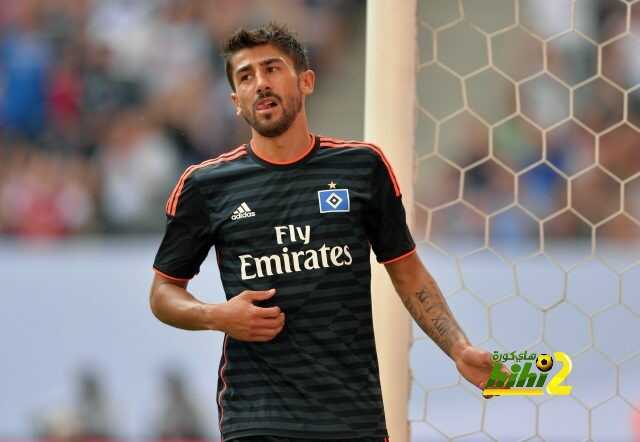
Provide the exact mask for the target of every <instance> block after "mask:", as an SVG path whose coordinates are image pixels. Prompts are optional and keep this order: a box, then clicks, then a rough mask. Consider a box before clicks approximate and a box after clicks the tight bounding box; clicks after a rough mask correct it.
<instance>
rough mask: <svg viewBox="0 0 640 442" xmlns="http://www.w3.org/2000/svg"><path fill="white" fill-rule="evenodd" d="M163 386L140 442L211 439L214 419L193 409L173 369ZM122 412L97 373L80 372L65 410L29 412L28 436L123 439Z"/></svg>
mask: <svg viewBox="0 0 640 442" xmlns="http://www.w3.org/2000/svg"><path fill="white" fill-rule="evenodd" d="M163 384H164V385H163V391H162V394H161V395H160V398H159V401H158V407H156V410H155V412H156V415H155V416H149V423H148V427H149V429H148V430H147V434H146V435H145V437H144V438H142V439H144V440H156V441H174V442H178V441H200V440H202V441H204V440H212V439H211V428H212V427H213V424H212V422H213V421H214V419H213V417H208V415H209V414H210V413H211V412H210V411H209V410H203V409H202V408H201V407H200V406H199V404H198V401H197V400H196V397H195V395H194V394H193V392H192V391H190V389H189V387H188V380H187V379H186V376H185V374H184V373H183V372H182V371H180V370H178V369H175V368H172V369H168V370H166V371H165V373H164V377H163ZM125 411H126V410H116V409H115V408H114V403H113V402H112V398H110V396H109V393H108V391H107V388H106V386H105V379H103V378H102V377H101V375H100V372H98V371H97V370H95V369H93V368H86V369H84V370H83V371H82V372H80V373H78V376H77V378H76V385H75V392H74V399H73V402H72V403H71V404H70V406H68V407H64V406H60V405H57V406H55V407H52V408H49V409H44V410H36V411H35V412H34V414H33V433H34V434H33V435H34V436H35V437H36V438H37V439H40V440H50V441H60V442H62V441H75V442H80V441H101V440H102V441H107V440H111V441H113V440H123V435H122V431H121V428H120V422H119V417H120V418H121V417H122V413H123V412H125ZM205 412H206V414H205Z"/></svg>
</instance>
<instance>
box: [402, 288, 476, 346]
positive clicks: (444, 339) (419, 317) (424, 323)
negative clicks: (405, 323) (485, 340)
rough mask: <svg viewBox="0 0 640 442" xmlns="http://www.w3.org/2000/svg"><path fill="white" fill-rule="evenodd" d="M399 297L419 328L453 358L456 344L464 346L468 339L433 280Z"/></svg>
mask: <svg viewBox="0 0 640 442" xmlns="http://www.w3.org/2000/svg"><path fill="white" fill-rule="evenodd" d="M399 295H400V299H402V302H403V303H404V305H405V306H406V307H407V310H409V313H410V314H411V316H413V319H415V321H416V322H417V323H418V325H419V326H420V328H421V329H422V330H424V332H425V333H426V334H427V335H428V336H429V337H430V338H431V339H432V340H433V341H434V342H435V343H436V344H437V345H438V346H439V347H440V348H441V349H442V350H443V351H444V352H445V353H446V354H448V355H449V356H450V357H452V358H455V354H454V352H455V346H456V344H458V345H459V344H466V343H468V339H467V337H466V336H465V334H464V332H463V331H462V329H461V328H460V326H459V325H458V322H457V321H456V320H455V318H454V317H453V314H452V313H451V310H450V309H449V306H448V305H447V302H446V301H445V299H444V297H443V296H442V293H441V292H440V289H439V288H438V286H437V284H436V283H435V281H434V280H433V278H430V277H429V278H427V280H426V281H423V285H422V286H421V287H420V288H419V289H418V290H415V291H409V290H407V291H406V292H399Z"/></svg>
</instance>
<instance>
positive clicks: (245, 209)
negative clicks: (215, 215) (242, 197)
mask: <svg viewBox="0 0 640 442" xmlns="http://www.w3.org/2000/svg"><path fill="white" fill-rule="evenodd" d="M252 216H256V212H254V211H252V210H251V209H250V208H249V206H248V205H247V203H242V204H240V205H239V206H238V208H237V209H236V210H234V211H233V215H231V219H232V220H234V221H235V220H237V219H242V218H251V217H252Z"/></svg>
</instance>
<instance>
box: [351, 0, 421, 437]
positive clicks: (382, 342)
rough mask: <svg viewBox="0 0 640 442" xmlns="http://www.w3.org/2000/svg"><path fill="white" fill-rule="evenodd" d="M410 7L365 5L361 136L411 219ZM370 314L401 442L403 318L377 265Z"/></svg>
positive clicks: (409, 1) (406, 385) (407, 337)
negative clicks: (388, 173) (374, 148)
mask: <svg viewBox="0 0 640 442" xmlns="http://www.w3.org/2000/svg"><path fill="white" fill-rule="evenodd" d="M415 28H416V3H415V1H414V0H406V1H405V0H403V1H397V0H375V1H369V2H367V46H366V79H365V123H364V138H365V140H367V141H370V142H373V143H376V144H378V145H380V146H382V148H383V149H384V152H385V155H386V156H387V158H388V159H389V161H391V164H392V166H393V168H394V170H395V172H396V176H397V178H398V180H399V184H400V188H401V191H402V198H403V200H404V202H405V207H406V210H407V219H408V221H409V223H411V220H412V218H413V210H412V206H413V169H414V168H413V152H414V148H413V143H414V135H413V134H414V113H415V112H414V109H415V105H414V100H415V72H416V68H415V46H416V31H415ZM372 291H373V313H374V325H375V334H376V345H377V349H378V356H379V361H380V376H381V379H382V391H383V397H384V405H385V414H386V418H387V426H388V428H389V434H390V438H391V440H393V441H394V442H407V441H408V440H409V424H408V420H407V416H408V414H407V409H408V399H409V389H410V382H411V378H410V375H409V349H410V345H411V324H410V321H409V319H410V318H409V315H408V313H407V311H406V310H405V308H404V306H403V305H402V302H401V301H400V299H399V297H398V296H397V295H396V293H395V291H394V289H393V286H392V285H391V282H390V280H389V278H388V276H387V274H386V271H385V269H384V268H383V266H381V265H373V268H372Z"/></svg>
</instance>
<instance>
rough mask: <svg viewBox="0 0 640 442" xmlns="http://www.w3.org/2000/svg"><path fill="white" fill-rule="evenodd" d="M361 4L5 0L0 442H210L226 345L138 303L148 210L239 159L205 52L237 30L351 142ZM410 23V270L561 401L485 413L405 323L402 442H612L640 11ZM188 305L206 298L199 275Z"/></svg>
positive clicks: (588, 0) (535, 4) (632, 312)
mask: <svg viewBox="0 0 640 442" xmlns="http://www.w3.org/2000/svg"><path fill="white" fill-rule="evenodd" d="M366 6H367V2H366V1H364V0H289V1H286V0H278V1H270V2H260V1H257V0H233V1H231V0H215V1H214V0H212V1H204V0H162V1H142V0H101V1H97V0H93V1H92V0H1V1H0V275H2V282H3V288H2V289H1V290H0V300H1V301H2V303H1V304H0V305H1V306H2V307H0V348H2V350H3V352H2V357H1V358H0V438H2V439H8V438H14V439H31V438H34V439H35V438H51V437H68V438H94V439H100V438H115V439H137V440H139V439H152V438H154V439H156V438H161V439H207V440H219V435H218V432H217V412H216V405H215V389H216V383H217V370H218V361H219V357H220V348H221V341H222V339H221V336H220V335H219V334H213V333H207V334H205V333H193V332H182V331H178V330H175V329H170V328H169V327H166V326H164V325H162V324H160V323H159V322H157V321H156V320H155V319H154V318H153V317H152V315H151V313H150V311H149V308H148V301H147V296H148V295H147V293H148V287H149V283H150V280H151V277H152V272H151V264H152V261H153V257H154V254H155V251H156V248H157V246H158V244H159V240H160V235H161V233H162V229H163V226H164V222H165V220H164V214H163V208H164V203H165V201H166V198H167V196H168V194H169V191H170V189H171V188H172V186H173V185H174V184H175V182H176V180H177V178H178V176H179V175H180V173H181V172H182V171H183V170H184V168H185V167H186V166H188V165H190V164H193V163H197V162H200V161H203V160H205V159H208V158H212V157H215V156H217V155H219V154H220V153H222V152H225V151H228V150H231V149H232V148H234V147H236V146H237V145H239V144H241V143H244V142H246V141H247V140H248V137H249V131H248V130H247V128H246V125H245V123H244V121H243V120H239V119H238V118H237V117H236V116H235V115H234V113H233V108H232V106H231V105H230V101H229V97H228V95H229V92H230V89H229V86H228V84H227V80H226V76H225V74H224V64H223V62H222V59H221V57H220V56H219V53H220V50H221V45H222V44H223V42H224V40H225V38H226V37H227V36H228V35H230V34H231V33H232V32H233V31H234V30H235V29H236V28H238V27H239V26H248V27H251V26H253V25H257V24H261V23H264V22H266V21H269V20H272V19H275V20H277V21H279V22H282V23H287V24H289V25H290V27H291V28H292V29H294V30H297V31H298V33H299V35H300V37H301V39H302V40H303V42H304V43H305V44H306V45H307V46H308V48H309V52H310V59H311V63H312V66H313V68H314V69H315V70H316V72H317V73H318V84H317V86H318V87H317V90H316V93H315V94H314V96H313V97H311V99H310V100H309V101H308V109H309V115H310V121H311V127H312V130H313V131H314V132H315V133H319V134H327V135H332V136H336V137H344V138H358V139H361V138H362V137H363V115H364V86H365V85H364V78H365V74H364V72H365V71H364V69H365V67H364V63H365V52H364V51H365V31H366V29H365V24H366V23H365V21H366ZM416 19H417V23H418V26H417V31H418V36H417V38H418V47H419V50H418V54H417V63H418V66H417V78H416V79H417V83H416V86H417V90H416V97H407V103H408V105H413V103H414V102H415V105H416V143H415V165H416V168H415V189H414V192H415V201H413V202H405V203H406V204H413V205H414V207H415V211H416V220H415V228H414V235H415V237H416V239H417V240H418V241H419V242H420V253H421V255H422V257H423V258H424V259H425V262H426V263H427V265H428V266H429V267H430V269H431V270H432V273H434V275H435V276H436V279H437V280H438V282H439V283H440V285H441V286H442V288H443V291H444V292H445V295H446V296H447V298H448V300H449V302H450V304H451V305H452V308H453V310H454V313H455V314H456V316H457V317H459V318H460V322H461V323H462V325H463V327H464V328H465V330H467V332H468V334H469V335H470V337H471V338H472V340H473V341H474V342H476V343H478V344H480V345H482V346H484V347H485V348H487V349H488V350H490V351H493V350H504V351H507V350H508V351H512V350H524V349H531V350H535V351H542V350H545V351H547V352H548V351H565V352H567V353H569V354H570V355H571V356H572V357H574V358H575V359H574V366H575V372H574V374H573V375H572V376H571V377H570V378H569V380H571V381H572V382H573V384H574V385H576V387H574V388H575V394H574V396H572V397H571V398H568V399H567V398H560V399H558V398H551V399H549V398H545V399H542V400H539V401H538V400H529V399H525V398H513V401H511V400H510V398H503V399H502V400H500V401H491V402H490V403H489V405H487V404H486V403H484V402H483V401H482V400H481V399H479V397H478V394H477V392H475V391H473V390H472V389H469V388H467V386H465V385H464V384H462V383H461V382H460V380H459V379H458V377H457V375H456V374H455V372H454V371H453V367H452V366H451V365H450V363H449V361H448V360H446V359H445V358H443V357H442V355H441V354H440V353H439V352H438V351H437V350H436V349H435V346H433V344H432V343H431V342H430V341H428V340H425V339H424V336H422V335H421V332H420V331H419V330H417V329H416V330H415V335H416V341H415V344H414V346H413V349H412V351H411V360H412V370H413V372H414V385H413V390H412V397H411V416H410V419H411V421H412V425H413V435H414V436H413V440H415V441H422V440H441V439H442V440H447V439H452V438H457V439H456V440H463V439H464V440H515V439H523V440H524V439H528V438H531V437H538V438H539V439H540V440H583V439H592V440H630V439H631V438H632V435H631V424H630V422H631V415H632V411H633V406H634V405H635V406H637V403H638V402H637V401H639V400H640V343H639V342H638V340H637V339H635V338H634V337H637V336H639V335H640V293H639V291H638V287H640V244H639V243H638V241H639V240H640V132H639V131H640V87H639V86H640V57H638V54H640V2H638V1H622V0H419V1H418V14H417V18H416ZM398 50H402V48H401V47H399V48H398ZM408 81H409V80H408ZM389 87H393V85H389ZM385 148H387V149H392V148H393V146H385ZM190 287H191V288H192V290H193V292H194V293H196V294H198V295H199V296H200V297H201V298H202V299H203V300H205V301H210V302H221V301H222V300H223V299H224V295H223V292H222V288H221V286H220V282H219V277H218V274H217V266H216V265H215V262H214V261H213V260H212V259H211V257H210V258H208V259H207V262H206V263H205V264H204V266H203V271H202V273H201V275H200V276H199V277H198V278H196V279H195V280H194V281H193V283H192V285H191V286H190ZM580 367H591V368H592V369H591V370H586V371H585V370H584V369H583V370H582V372H581V371H580ZM594 379H598V380H599V381H594ZM520 399H522V400H520ZM566 401H568V402H566ZM429 404H434V406H430V405H429ZM454 406H455V407H458V409H460V410H463V411H464V413H461V414H462V415H463V416H462V417H460V415H459V414H454V413H452V412H447V410H451V408H452V407H454ZM445 412H446V413H445ZM505 416H510V417H511V419H506V418H505ZM560 422H565V423H567V424H565V425H562V424H560ZM531 440H534V439H531Z"/></svg>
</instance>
